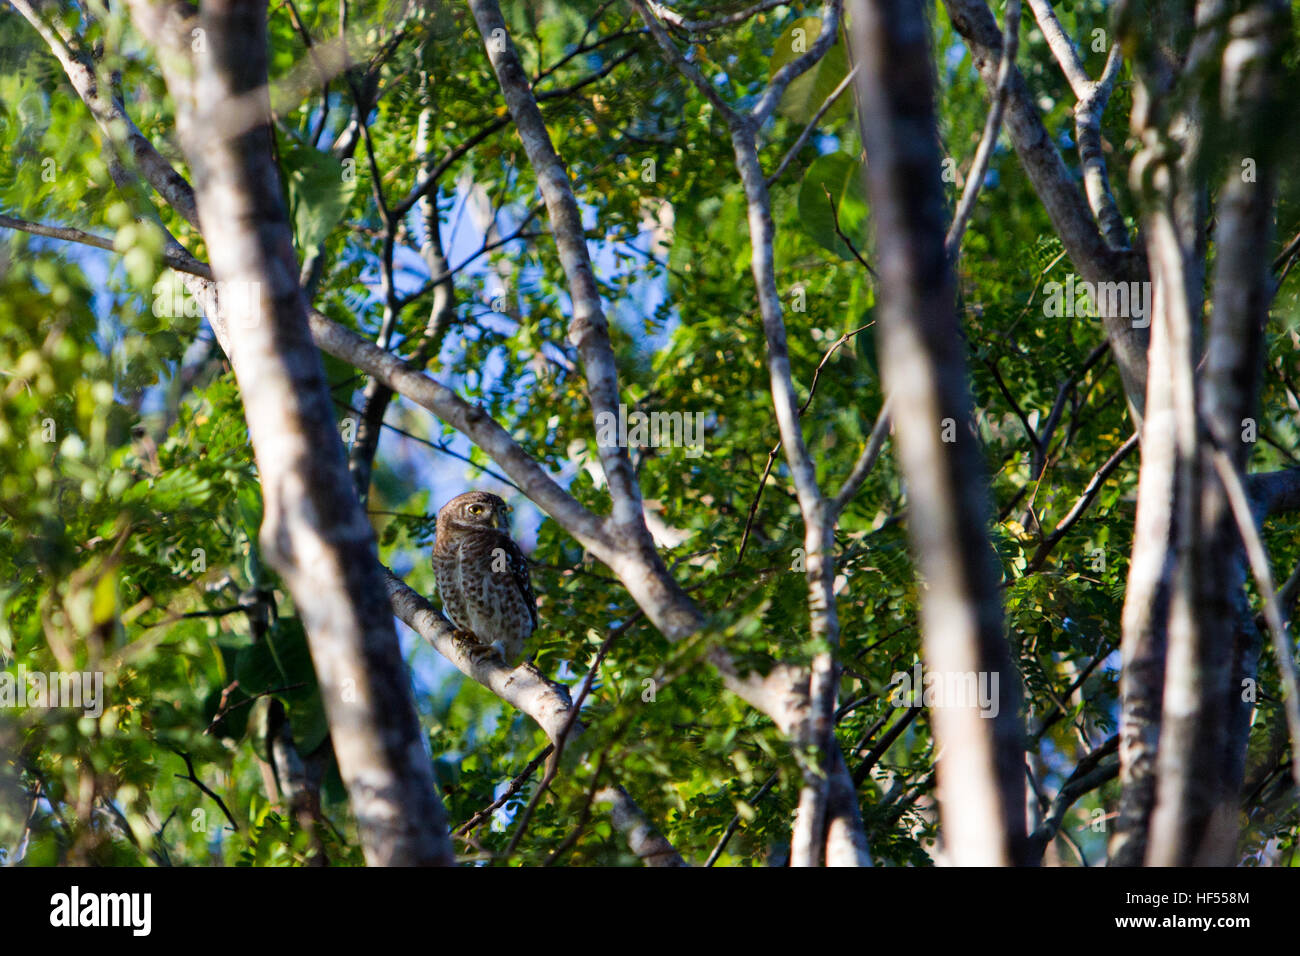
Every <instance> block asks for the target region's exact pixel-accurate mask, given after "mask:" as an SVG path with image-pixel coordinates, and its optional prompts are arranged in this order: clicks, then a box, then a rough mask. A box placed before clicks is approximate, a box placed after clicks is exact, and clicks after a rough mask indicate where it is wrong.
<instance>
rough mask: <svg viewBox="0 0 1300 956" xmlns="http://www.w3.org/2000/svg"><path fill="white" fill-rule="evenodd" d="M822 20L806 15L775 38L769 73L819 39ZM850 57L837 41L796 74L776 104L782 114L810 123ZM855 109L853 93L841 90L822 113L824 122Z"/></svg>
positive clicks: (833, 89) (847, 66)
mask: <svg viewBox="0 0 1300 956" xmlns="http://www.w3.org/2000/svg"><path fill="white" fill-rule="evenodd" d="M821 29H822V22H821V20H820V19H818V18H817V17H803V18H801V19H799V20H796V21H795V22H794V23H792V24H790V26H789V27H787V28H786V31H785V32H784V33H783V34H781V39H779V40H777V41H776V49H775V50H774V51H773V53H772V61H771V64H770V66H769V70H768V75H769V77H771V76H775V75H776V72H777V71H778V70H779V69H781V67H783V66H785V65H786V64H787V63H789V62H790V61H792V60H796V59H798V58H799V57H800V56H802V55H803V54H804V53H806V52H807V51H808V49H809V48H810V47H811V46H812V45H813V43H814V42H816V40H817V36H818V34H820V33H821ZM848 72H849V58H848V56H847V55H846V54H845V52H844V44H843V43H842V42H839V41H836V43H835V45H834V46H833V47H831V48H830V49H829V50H828V51H827V52H826V55H825V56H824V57H822V58H821V60H820V62H818V63H817V65H816V66H814V67H813V68H812V69H810V70H808V71H807V72H806V73H803V74H801V75H800V76H797V77H795V79H794V80H793V81H792V82H791V83H790V85H789V86H788V87H786V90H785V95H784V96H782V97H781V103H780V105H779V106H778V107H777V109H778V112H780V113H781V115H782V116H786V117H789V118H790V119H792V120H794V121H795V122H797V123H809V122H811V121H812V118H813V117H814V116H816V115H817V111H818V110H819V109H821V107H822V104H823V103H825V102H826V98H827V97H828V96H830V95H831V94H832V93H834V92H835V88H836V87H837V86H839V85H840V82H841V81H842V80H843V79H844V77H845V76H847V75H848ZM852 111H853V97H852V96H851V95H850V94H849V93H848V91H845V92H844V93H841V94H840V97H839V99H837V100H836V101H835V103H834V105H833V106H831V108H830V109H829V110H827V111H826V115H825V116H823V117H822V120H821V123H822V125H830V124H832V123H835V122H837V121H839V120H842V119H844V118H845V117H846V116H848V115H849V114H850V113H851V112H852Z"/></svg>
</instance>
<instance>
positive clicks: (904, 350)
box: [852, 0, 1027, 865]
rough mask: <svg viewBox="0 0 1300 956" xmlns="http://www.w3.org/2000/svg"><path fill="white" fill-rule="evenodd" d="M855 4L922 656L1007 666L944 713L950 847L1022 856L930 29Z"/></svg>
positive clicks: (905, 10) (1008, 696)
mask: <svg viewBox="0 0 1300 956" xmlns="http://www.w3.org/2000/svg"><path fill="white" fill-rule="evenodd" d="M852 14H853V15H852V25H853V41H854V44H855V51H856V57H855V59H856V61H857V62H859V63H860V64H861V65H862V69H861V71H860V72H859V75H858V95H859V106H860V116H859V119H860V123H861V129H862V140H863V144H864V146H865V148H866V153H867V175H866V179H867V188H868V193H869V198H870V202H871V210H872V222H873V226H874V230H875V236H876V256H877V261H878V263H879V266H878V271H879V273H880V286H879V295H880V307H879V313H878V315H879V318H878V323H879V331H880V347H879V360H880V365H881V372H882V376H883V378H884V382H885V387H886V389H887V391H888V393H889V395H890V398H891V406H892V408H893V409H894V411H893V417H894V422H895V434H896V443H897V447H898V453H899V457H900V459H901V462H902V466H903V471H904V474H905V476H906V480H907V488H908V502H909V514H910V516H911V517H910V519H909V521H908V532H909V536H910V538H911V542H912V549H913V551H914V552H915V555H916V563H917V566H918V569H919V573H920V575H921V577H922V578H923V579H924V581H925V588H924V589H923V590H922V592H921V594H922V596H921V621H922V630H923V633H924V646H925V666H926V668H927V669H929V670H931V671H933V672H939V673H979V672H984V673H986V674H989V675H997V678H998V697H997V704H998V712H997V714H996V716H992V717H985V716H981V713H980V711H979V709H978V708H977V707H973V706H966V707H960V706H952V707H936V708H934V710H933V711H932V714H931V720H932V724H933V728H934V734H935V740H936V744H937V746H938V747H939V748H941V753H942V755H941V757H940V760H939V765H938V773H939V781H938V791H939V801H940V815H941V820H942V824H943V833H944V843H945V846H946V848H947V851H948V853H949V854H950V855H951V858H952V859H953V861H954V862H956V863H958V864H985V865H988V864H994V865H996V864H1010V863H1017V862H1022V861H1024V860H1025V859H1026V849H1027V845H1026V833H1025V778H1024V769H1023V754H1024V746H1023V740H1022V734H1023V730H1022V726H1021V715H1020V678H1019V675H1018V674H1017V672H1016V669H1015V666H1014V664H1013V662H1012V657H1011V654H1010V650H1009V648H1008V646H1007V641H1006V637H1005V635H1004V632H1003V623H1002V609H1001V595H1000V589H999V576H998V570H997V566H996V562H995V560H994V555H993V551H992V548H991V546H990V544H989V540H988V532H987V528H988V520H989V509H988V501H987V498H986V489H987V484H986V479H985V476H984V474H983V464H982V461H981V454H980V448H979V445H978V442H977V440H976V439H975V437H974V434H973V432H972V430H971V427H970V422H971V396H970V390H969V384H968V379H967V374H966V369H965V365H964V356H963V352H962V349H963V345H962V337H961V332H960V329H959V327H958V324H957V315H956V310H955V288H954V280H953V275H952V272H951V269H950V268H949V265H948V259H947V256H946V255H945V252H944V232H945V219H946V213H945V209H944V195H943V185H942V183H941V182H940V179H939V169H940V156H939V155H938V151H937V148H936V143H937V137H936V135H935V115H934V104H933V87H932V83H933V79H932V66H931V64H932V59H931V53H930V49H929V38H928V31H927V27H926V21H925V17H924V16H923V14H922V11H921V9H920V4H919V3H917V2H915V0H857V2H856V3H855V4H854V6H853V10H852ZM994 31H995V33H996V28H994ZM995 42H996V43H997V45H998V47H999V49H1000V39H998V40H996V41H995ZM993 66H994V69H996V62H995V63H994V64H993ZM1013 90H1014V86H1013ZM945 437H951V438H952V439H953V440H952V441H945V440H944V439H945Z"/></svg>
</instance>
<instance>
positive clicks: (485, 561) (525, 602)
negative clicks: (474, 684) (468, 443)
mask: <svg viewBox="0 0 1300 956" xmlns="http://www.w3.org/2000/svg"><path fill="white" fill-rule="evenodd" d="M509 511H510V508H509V506H508V505H506V503H505V502H504V501H502V500H501V499H500V498H498V497H497V496H496V495H490V494H487V493H486V492H482V491H470V492H466V493H465V494H463V495H457V496H456V497H455V498H452V499H451V501H449V502H447V503H446V504H445V505H443V506H442V510H441V511H439V512H438V528H437V532H436V535H437V536H436V538H435V539H434V543H433V572H434V575H435V576H436V578H437V580H438V594H439V596H440V597H441V598H442V610H443V613H445V614H446V615H447V619H448V620H450V621H451V623H452V624H454V625H455V626H456V630H457V632H458V633H457V637H458V638H459V639H460V640H462V641H464V642H466V643H468V644H470V645H471V647H470V653H471V654H473V655H474V656H475V657H482V656H486V655H487V654H491V653H494V652H495V653H496V654H497V656H499V657H500V658H501V659H502V660H503V661H505V662H506V663H507V664H513V663H514V662H515V661H516V660H517V659H518V658H519V655H520V654H521V653H522V652H523V649H524V641H526V640H527V639H528V638H529V637H530V636H531V635H532V633H533V631H535V630H536V629H537V601H536V599H535V598H534V597H533V587H532V584H531V583H529V580H528V561H527V560H526V559H525V558H524V553H523V552H522V551H520V550H519V545H517V544H515V543H514V541H512V540H511V538H510V534H509V531H510V524H509V520H508V518H507V517H506V515H507V514H508V513H509Z"/></svg>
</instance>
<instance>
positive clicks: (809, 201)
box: [799, 153, 867, 260]
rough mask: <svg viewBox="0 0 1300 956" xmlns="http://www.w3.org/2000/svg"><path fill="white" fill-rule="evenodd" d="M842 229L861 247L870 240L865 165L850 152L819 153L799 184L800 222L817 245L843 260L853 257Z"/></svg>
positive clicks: (860, 248) (857, 246)
mask: <svg viewBox="0 0 1300 956" xmlns="http://www.w3.org/2000/svg"><path fill="white" fill-rule="evenodd" d="M837 215H838V216H839V225H840V229H841V230H842V231H843V233H844V235H846V236H847V237H848V238H849V239H850V240H851V241H852V242H853V245H854V246H855V247H856V248H857V249H858V251H859V252H861V251H862V250H863V247H864V246H865V244H866V240H867V201H866V196H865V194H864V193H863V190H862V164H861V163H859V162H858V161H857V160H856V159H855V158H854V157H852V156H850V155H849V154H848V153H828V154H827V155H825V156H819V157H818V158H817V159H816V160H814V161H813V164H812V165H811V166H809V167H808V171H807V172H806V173H804V177H803V182H802V183H801V184H800V185H799V224H800V225H801V226H802V227H803V230H804V232H806V233H807V234H808V236H809V237H810V238H812V239H813V240H814V241H816V242H817V244H818V245H820V246H822V247H823V248H824V249H827V250H829V251H831V252H833V253H835V254H836V255H837V256H839V257H840V258H841V259H846V260H851V259H853V258H854V256H853V253H852V251H851V250H850V249H849V247H848V245H846V244H845V242H844V240H843V239H841V238H840V237H839V235H837V234H836V232H835V217H836V216H837Z"/></svg>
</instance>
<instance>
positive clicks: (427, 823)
mask: <svg viewBox="0 0 1300 956" xmlns="http://www.w3.org/2000/svg"><path fill="white" fill-rule="evenodd" d="M140 19H142V20H146V21H147V20H148V17H147V16H144V15H142V16H141V17H140ZM198 22H199V25H200V26H201V27H202V29H204V30H205V32H206V39H207V46H206V52H203V53H199V54H197V55H196V56H195V57H194V58H193V60H192V69H193V73H192V80H190V81H189V82H188V83H187V82H186V81H185V80H184V79H182V78H181V77H179V76H178V75H177V74H178V73H179V72H181V70H180V69H179V68H178V67H177V66H176V61H175V51H174V50H172V51H168V55H164V56H163V63H164V65H165V67H164V68H165V72H166V75H167V79H168V82H169V86H170V87H171V89H172V92H173V96H174V97H175V99H176V102H177V109H178V113H179V114H180V116H181V117H182V122H181V124H180V129H181V133H182V144H183V146H184V148H185V151H186V154H187V156H188V157H189V159H190V162H191V165H192V167H193V169H194V171H195V182H196V189H195V192H196V194H197V197H198V210H199V220H200V224H201V226H202V227H203V233H204V238H205V240H206V242H207V245H208V248H209V250H210V251H211V256H212V269H213V273H214V275H215V277H216V279H217V280H218V282H219V288H220V293H221V298H222V307H223V310H224V315H225V318H226V326H227V329H226V331H227V340H228V343H229V349H230V351H229V357H230V360H231V364H232V366H233V368H234V371H235V376H236V379H237V380H238V382H239V386H240V393H241V396H242V398H243V401H244V410H245V415H246V418H247V421H248V426H249V433H250V437H251V439H252V445H253V451H254V455H255V457H256V460H257V465H258V473H259V477H260V480H261V485H262V493H263V501H264V508H265V517H264V519H263V525H262V529H261V535H260V543H261V547H262V552H263V554H264V556H265V558H266V560H267V563H268V564H270V565H271V566H272V567H273V568H275V569H276V571H278V572H279V574H280V575H281V576H282V577H283V579H284V581H285V583H286V585H287V586H288V589H289V592H290V593H291V594H292V595H293V597H294V600H295V604H296V606H297V611H298V614H299V615H300V617H301V618H302V621H303V624H304V627H305V629H306V631H307V636H308V643H309V646H310V648H311V653H312V661H313V663H314V665H315V668H316V673H317V676H318V678H319V680H320V687H321V695H322V698H323V700H324V703H325V708H326V714H327V716H328V718H329V723H330V730H331V736H332V739H333V742H334V748H335V752H336V753H337V755H338V760H339V768H340V770H341V772H342V776H343V780H344V782H345V784H346V785H347V787H348V792H349V796H350V799H351V803H352V809H353V812H354V813H355V815H356V818H357V823H358V828H359V831H360V834H361V839H362V844H363V847H364V850H365V854H366V859H367V861H368V862H369V863H371V864H373V865H412V864H448V863H450V862H452V856H451V842H450V839H449V836H448V833H447V820H446V815H445V812H444V810H443V807H442V804H441V801H440V800H439V798H438V795H437V791H436V789H435V787H434V781H433V774H432V770H431V767H430V762H429V758H428V754H427V752H426V751H425V748H424V744H423V737H422V734H421V733H420V728H419V723H418V721H417V720H416V715H415V708H414V706H413V704H412V702H411V697H410V690H409V683H408V680H407V675H406V670H405V666H404V664H403V661H402V657H401V652H400V649H399V647H398V644H397V635H396V632H395V630H394V628H393V624H392V616H391V614H390V612H389V610H388V603H387V601H386V600H385V594H384V590H383V578H382V577H381V575H380V569H379V563H378V557H377V552H376V547H375V541H374V535H373V532H372V530H371V527H370V523H369V522H368V521H367V519H366V516H365V514H364V512H363V511H362V509H361V507H360V504H359V503H358V501H357V498H356V495H355V494H354V492H353V490H352V484H351V482H350V481H349V479H348V474H347V467H346V462H345V459H344V454H343V447H342V443H341V441H340V439H339V435H338V431H337V429H336V427H335V418H334V410H333V406H332V402H331V399H330V394H329V387H328V382H327V381H326V378H325V374H324V368H323V366H322V364H321V360H320V355H319V353H318V352H317V351H316V348H315V346H314V344H313V342H312V338H311V332H310V329H309V327H308V322H307V307H306V303H305V302H304V301H303V298H302V294H301V291H300V289H299V287H298V281H297V263H296V261H295V258H294V254H293V245H292V237H291V234H290V231H289V227H288V220H287V217H286V213H285V207H284V202H283V198H282V197H281V195H280V191H279V178H278V174H277V172H276V169H275V165H274V162H273V160H272V158H271V138H270V135H271V134H270V125H269V122H270V104H269V102H268V100H267V74H266V69H267V49H266V24H265V20H264V9H263V7H262V6H260V5H259V4H257V3H250V2H248V0H214V2H211V3H209V4H207V5H205V7H204V9H203V12H202V15H201V17H200V19H199V21H198ZM169 63H170V64H171V65H170V66H167V64H169Z"/></svg>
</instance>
